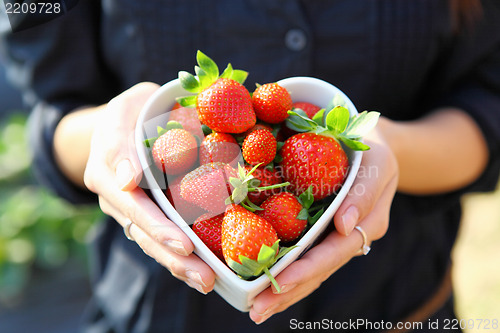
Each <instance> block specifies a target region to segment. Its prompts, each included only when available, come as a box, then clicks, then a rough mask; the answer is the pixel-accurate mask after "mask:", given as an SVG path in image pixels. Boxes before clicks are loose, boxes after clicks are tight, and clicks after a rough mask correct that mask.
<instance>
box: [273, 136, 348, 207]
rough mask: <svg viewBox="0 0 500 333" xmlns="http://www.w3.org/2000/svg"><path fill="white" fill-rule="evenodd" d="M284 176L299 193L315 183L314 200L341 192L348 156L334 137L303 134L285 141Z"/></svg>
mask: <svg viewBox="0 0 500 333" xmlns="http://www.w3.org/2000/svg"><path fill="white" fill-rule="evenodd" d="M281 156H282V157H283V161H282V162H281V165H282V167H283V169H284V171H283V178H284V179H285V180H286V181H288V182H290V184H291V185H290V189H291V190H292V191H293V192H294V193H295V194H297V195H298V194H300V193H302V192H303V191H305V190H306V189H307V188H308V187H309V186H313V189H314V190H313V195H314V199H315V200H320V199H324V198H326V197H327V196H329V195H331V194H333V193H335V192H336V191H338V189H339V187H340V186H341V185H342V184H343V182H344V179H345V176H346V175H347V167H348V166H349V163H348V160H347V155H346V153H345V151H344V150H343V149H342V147H341V146H340V144H339V143H338V142H337V141H336V140H335V139H334V138H332V137H328V136H323V135H319V134H315V133H300V134H296V135H294V136H292V137H291V138H289V139H287V140H286V141H285V144H284V145H283V147H282V148H281Z"/></svg>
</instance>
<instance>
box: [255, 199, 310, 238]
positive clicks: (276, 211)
mask: <svg viewBox="0 0 500 333" xmlns="http://www.w3.org/2000/svg"><path fill="white" fill-rule="evenodd" d="M260 208H262V209H263V210H259V211H256V214H257V215H259V216H260V217H262V218H264V219H265V220H267V221H268V222H269V223H271V225H272V226H273V227H274V229H275V230H276V232H277V234H278V238H279V239H280V240H281V241H282V242H291V241H294V240H296V239H297V238H298V237H299V236H300V235H301V234H302V232H303V231H304V229H305V228H306V226H307V217H308V215H307V209H305V208H304V207H303V206H302V204H301V203H300V201H299V200H298V199H297V198H296V197H295V196H294V195H293V194H291V193H289V192H281V193H278V194H274V195H272V196H270V197H269V198H267V199H266V200H265V201H264V202H263V203H262V205H260ZM304 212H305V213H304Z"/></svg>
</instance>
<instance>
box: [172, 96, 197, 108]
mask: <svg viewBox="0 0 500 333" xmlns="http://www.w3.org/2000/svg"><path fill="white" fill-rule="evenodd" d="M176 101H177V102H178V103H179V104H180V105H181V106H183V107H193V106H195V105H196V95H192V96H184V97H177V98H176Z"/></svg>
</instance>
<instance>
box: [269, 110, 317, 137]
mask: <svg viewBox="0 0 500 333" xmlns="http://www.w3.org/2000/svg"><path fill="white" fill-rule="evenodd" d="M320 110H321V108H320V107H319V106H317V105H315V104H312V103H309V102H294V103H293V111H294V112H297V113H299V112H300V114H302V115H303V116H307V117H309V118H310V119H313V118H314V116H315V115H316V114H317V113H318V111H320ZM323 111H324V110H323ZM288 123H289V122H288V121H287V122H286V123H285V124H284V125H283V126H281V128H280V129H279V131H278V134H277V136H276V137H277V138H278V139H279V140H280V141H285V140H286V139H288V138H289V137H291V136H292V135H295V134H297V133H299V132H298V131H296V130H293V129H291V128H290V127H288Z"/></svg>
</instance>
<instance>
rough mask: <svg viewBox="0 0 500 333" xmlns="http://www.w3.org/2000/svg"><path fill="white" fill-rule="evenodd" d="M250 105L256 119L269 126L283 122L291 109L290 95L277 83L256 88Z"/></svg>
mask: <svg viewBox="0 0 500 333" xmlns="http://www.w3.org/2000/svg"><path fill="white" fill-rule="evenodd" d="M252 103H253V108H254V111H255V114H256V115H257V118H258V119H260V120H262V121H265V122H267V123H270V124H279V123H281V122H282V121H284V120H285V119H286V118H287V117H288V113H287V112H288V111H289V110H291V109H292V97H291V96H290V93H289V92H288V90H286V89H285V88H283V87H282V86H280V85H278V84H277V83H266V84H263V85H261V86H258V87H257V89H255V91H254V93H253V94H252Z"/></svg>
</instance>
